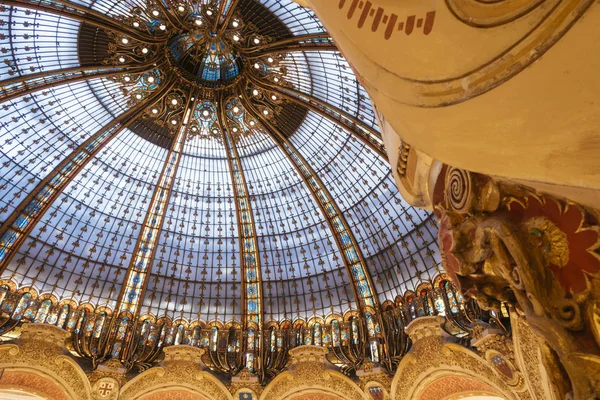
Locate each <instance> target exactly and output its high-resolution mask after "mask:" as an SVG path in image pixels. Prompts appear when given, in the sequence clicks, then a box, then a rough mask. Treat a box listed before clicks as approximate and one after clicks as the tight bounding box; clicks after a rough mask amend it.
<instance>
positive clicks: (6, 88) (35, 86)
mask: <svg viewBox="0 0 600 400" xmlns="http://www.w3.org/2000/svg"><path fill="white" fill-rule="evenodd" d="M151 64H152V63H145V64H144V65H139V66H119V67H113V66H108V65H94V66H90V67H73V68H65V69H60V70H52V71H44V72H39V73H36V74H30V75H23V76H19V77H15V78H10V79H6V80H4V81H0V103H3V102H5V101H10V100H13V99H15V98H17V97H20V96H25V95H27V94H29V93H33V92H36V91H38V90H42V89H49V88H52V87H56V86H60V85H64V84H68V83H74V82H79V81H83V80H86V79H95V78H103V77H106V76H111V75H116V74H122V73H126V72H130V73H138V72H143V71H144V70H145V69H146V68H147V67H148V65H151Z"/></svg>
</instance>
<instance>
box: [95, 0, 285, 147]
mask: <svg viewBox="0 0 600 400" xmlns="http://www.w3.org/2000/svg"><path fill="white" fill-rule="evenodd" d="M236 4H237V1H236V2H232V3H231V4H229V5H228V6H226V7H220V6H219V5H218V4H216V3H215V4H212V5H211V4H187V3H179V4H178V5H171V6H165V5H164V4H162V3H156V4H155V3H153V2H150V3H148V5H147V7H146V8H145V9H142V8H140V7H134V8H132V9H131V10H130V15H131V16H130V17H128V18H125V19H124V23H126V24H127V25H129V26H131V27H132V28H133V29H136V30H138V31H143V32H144V33H145V34H147V35H151V36H153V37H155V38H156V40H155V41H153V43H151V44H149V43H144V41H142V40H138V39H135V38H132V37H129V36H126V35H123V34H122V33H121V32H117V31H109V32H108V35H109V37H110V38H111V43H110V44H109V46H108V50H109V53H110V56H109V57H108V58H107V59H106V60H105V63H108V64H113V65H116V66H118V65H127V64H131V63H150V64H152V65H153V66H154V69H150V70H147V71H146V72H143V73H140V74H123V75H119V76H116V77H115V80H117V81H118V82H119V83H121V88H122V91H123V93H125V94H126V95H128V96H129V97H130V102H131V103H133V104H137V103H139V102H141V101H143V100H144V99H145V98H146V97H147V95H148V93H149V92H151V91H152V90H154V89H155V88H156V87H157V86H158V85H159V84H161V82H162V81H164V79H165V77H166V76H168V77H170V78H171V79H175V81H176V84H175V86H174V88H173V89H172V91H171V93H170V94H168V95H167V96H166V98H165V99H163V101H159V102H157V103H155V104H153V105H151V106H150V108H149V110H147V112H146V114H145V118H147V119H150V120H152V121H154V122H155V123H156V124H157V125H159V126H161V127H165V128H167V129H168V131H169V134H170V135H171V136H173V135H174V134H175V131H176V130H177V126H178V123H179V121H180V119H181V118H182V117H183V115H182V114H183V106H184V104H185V96H184V95H183V93H188V92H191V93H192V95H193V96H196V97H200V98H201V99H202V101H201V102H199V106H200V107H201V108H200V109H196V111H195V112H193V113H192V115H191V116H190V118H191V119H190V123H189V126H188V128H187V134H188V136H189V137H190V138H191V137H194V136H198V137H200V138H205V139H211V138H213V139H217V140H221V137H222V135H221V130H222V128H221V127H220V126H218V121H217V118H216V115H215V114H214V109H216V107H215V102H216V101H217V98H218V97H219V96H220V95H218V94H217V93H221V92H222V93H224V97H225V98H228V97H230V96H233V97H235V98H239V97H241V96H247V93H246V88H247V86H248V77H247V75H248V74H252V75H253V77H254V78H256V79H258V80H259V82H260V81H264V82H265V83H269V84H275V85H277V86H282V87H285V86H288V85H289V84H288V83H287V80H286V77H285V75H286V73H287V68H286V67H285V65H284V62H285V60H286V58H287V57H288V56H287V55H286V53H285V51H283V50H284V49H285V47H284V45H285V44H286V42H285V41H284V42H283V43H281V44H278V42H275V41H274V40H273V39H272V38H270V37H269V36H266V35H263V34H261V33H260V31H259V29H258V28H257V27H256V25H254V24H253V23H252V22H251V21H248V22H247V21H244V20H243V19H242V18H241V16H240V15H238V12H237V11H236ZM288 42H289V40H288ZM292 43H293V40H292ZM255 90H257V89H255ZM260 93H262V90H261V91H260ZM174 96H175V97H177V98H178V100H179V101H178V102H171V100H170V99H171V98H172V97H174ZM249 97H250V98H251V99H252V100H251V101H253V102H254V103H255V106H256V107H257V109H258V110H259V112H261V113H262V115H263V116H264V117H266V118H268V119H271V120H272V119H273V118H275V117H276V116H277V115H279V114H280V113H281V112H282V109H283V107H282V105H283V103H284V102H289V100H283V99H282V98H281V96H278V95H277V94H276V93H271V91H269V93H267V94H266V95H265V96H249ZM238 102H239V101H238ZM207 103H212V105H209V104H207ZM238 108H240V107H239V106H238ZM200 113H201V115H199V114H200ZM207 113H208V114H207ZM211 118H212V120H213V121H210V119H211ZM250 119H252V118H248V120H250ZM256 122H257V121H256V120H255V119H254V120H253V121H252V123H251V124H246V123H245V122H244V121H238V123H242V125H240V126H238V127H236V128H235V130H234V131H233V132H232V133H233V137H234V139H235V140H237V138H238V137H239V136H240V134H243V135H248V134H251V133H252V132H254V131H255V130H256V129H258V124H257V123H256ZM238 131H239V134H238Z"/></svg>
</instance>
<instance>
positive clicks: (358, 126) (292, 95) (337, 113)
mask: <svg viewBox="0 0 600 400" xmlns="http://www.w3.org/2000/svg"><path fill="white" fill-rule="evenodd" d="M248 77H249V79H250V81H251V82H252V83H253V84H254V85H256V86H257V87H259V88H261V89H262V90H266V91H273V92H276V93H278V94H279V95H281V96H282V97H284V98H286V99H288V100H290V101H293V102H294V103H297V104H300V105H301V106H304V107H307V108H308V109H310V110H311V111H314V112H316V113H317V114H319V115H321V116H323V117H325V118H327V119H329V120H330V121H332V122H333V123H335V124H339V125H341V126H344V127H345V128H346V129H348V131H349V132H350V133H352V134H353V135H354V136H356V137H357V138H358V139H360V140H361V141H362V142H364V143H365V144H366V145H367V146H369V147H370V148H371V149H373V150H374V151H375V152H376V153H377V154H378V155H379V156H380V157H381V158H383V159H384V160H386V161H387V159H388V158H387V152H386V151H385V145H384V143H383V139H382V138H381V134H380V133H379V132H377V131H376V130H375V129H373V128H371V127H370V126H368V125H367V124H365V123H364V122H362V121H360V120H359V119H358V118H355V117H353V116H352V115H350V114H348V113H347V112H345V111H343V110H340V109H339V108H337V107H335V106H333V105H331V104H328V103H326V102H324V101H322V100H319V99H317V98H316V97H314V96H311V95H309V94H306V93H303V92H300V91H298V90H296V89H292V88H289V87H283V86H279V85H275V84H272V83H269V82H265V81H263V80H260V79H257V78H256V77H255V76H253V75H252V74H249V75H248Z"/></svg>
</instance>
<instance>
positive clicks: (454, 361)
mask: <svg viewBox="0 0 600 400" xmlns="http://www.w3.org/2000/svg"><path fill="white" fill-rule="evenodd" d="M439 324H440V319H439V317H424V318H420V319H418V320H415V321H413V322H411V324H409V326H408V327H407V329H406V330H407V333H408V334H409V336H410V337H411V339H412V340H413V348H412V350H411V352H410V353H408V354H407V355H406V356H404V358H403V359H402V361H401V362H400V364H399V366H398V370H397V371H396V374H395V375H394V378H393V380H392V391H391V392H392V398H393V399H397V400H400V399H420V396H421V395H422V394H423V393H425V394H427V392H426V390H427V389H428V388H430V389H431V390H435V386H433V387H431V385H433V384H435V385H441V384H443V383H444V381H443V380H442V379H445V378H447V377H453V379H461V380H462V381H463V383H464V385H463V386H464V387H465V388H468V387H470V388H472V391H473V392H476V391H478V392H486V393H487V392H489V393H491V394H494V395H497V396H500V397H502V398H504V399H507V400H516V399H521V398H531V397H530V396H529V393H526V394H525V393H524V392H522V388H521V386H522V385H516V386H510V385H509V384H508V383H507V382H506V381H505V380H503V379H502V378H501V377H500V375H499V374H498V373H496V372H494V370H493V368H492V366H491V365H490V363H489V362H488V361H487V360H486V359H484V358H482V357H480V356H478V355H477V354H476V353H475V352H473V351H471V350H469V349H467V348H465V347H462V346H460V345H458V344H454V343H444V339H443V337H444V334H443V333H442V330H441V328H440V326H439ZM519 379H521V378H519ZM521 393H523V395H521ZM426 398H428V397H425V398H424V399H426Z"/></svg>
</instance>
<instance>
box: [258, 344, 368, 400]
mask: <svg viewBox="0 0 600 400" xmlns="http://www.w3.org/2000/svg"><path fill="white" fill-rule="evenodd" d="M327 352H328V350H327V349H325V348H323V347H319V346H299V347H296V348H295V349H292V350H290V355H291V356H292V361H291V364H290V367H289V370H288V371H286V372H284V373H282V374H279V375H278V376H277V377H276V378H275V379H273V381H272V382H271V383H269V385H268V386H267V387H266V388H265V390H264V391H263V393H262V395H261V397H260V399H261V400H293V399H296V398H298V396H299V395H311V396H313V395H314V396H321V397H315V400H316V399H320V398H324V399H328V400H337V399H344V400H346V399H348V400H355V399H365V400H366V399H367V397H366V395H365V393H364V392H363V391H362V390H361V389H360V387H359V386H358V385H357V384H356V383H354V382H353V381H352V380H350V378H348V377H347V376H345V375H343V374H341V373H339V372H337V371H335V370H333V366H331V365H330V364H329V363H328V362H327V361H326V359H325V356H326V355H327ZM302 398H304V397H302Z"/></svg>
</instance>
